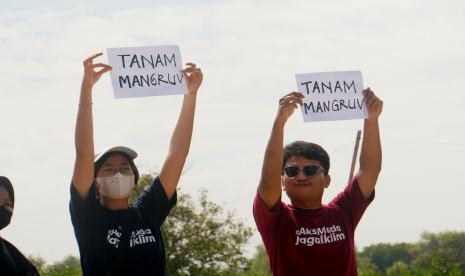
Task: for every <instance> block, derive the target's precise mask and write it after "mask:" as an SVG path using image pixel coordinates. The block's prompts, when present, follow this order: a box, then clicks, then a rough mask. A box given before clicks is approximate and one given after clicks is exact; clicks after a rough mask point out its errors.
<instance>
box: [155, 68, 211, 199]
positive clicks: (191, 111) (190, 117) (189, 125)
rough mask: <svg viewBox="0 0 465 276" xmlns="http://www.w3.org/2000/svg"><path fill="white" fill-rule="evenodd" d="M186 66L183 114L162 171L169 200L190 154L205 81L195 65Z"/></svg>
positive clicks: (163, 182) (162, 181) (161, 176)
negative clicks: (203, 81)
mask: <svg viewBox="0 0 465 276" xmlns="http://www.w3.org/2000/svg"><path fill="white" fill-rule="evenodd" d="M186 65H188V67H187V68H186V69H184V70H183V74H184V77H185V78H186V80H187V95H184V100H183V102H182V107H181V113H180V114H179V118H178V122H177V123H176V127H175V129H174V131H173V135H172V136H171V142H170V147H169V150H168V156H167V157H166V159H165V162H164V163H163V166H162V168H161V171H160V180H161V183H162V185H163V188H164V190H165V192H166V195H167V196H168V198H169V199H171V198H172V197H173V195H174V192H175V191H176V187H177V186H178V182H179V178H180V177H181V173H182V169H183V167H184V163H185V162H186V158H187V154H188V153H189V148H190V145H191V139H192V129H193V127H194V115H195V102H196V98H197V90H198V89H199V87H200V84H202V80H203V74H202V71H201V70H200V68H197V67H196V65H195V64H193V63H187V64H186Z"/></svg>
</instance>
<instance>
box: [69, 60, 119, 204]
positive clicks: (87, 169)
mask: <svg viewBox="0 0 465 276" xmlns="http://www.w3.org/2000/svg"><path fill="white" fill-rule="evenodd" d="M101 55H102V53H98V54H95V55H93V56H91V57H89V58H88V59H86V60H85V61H84V62H83V63H84V76H83V78H82V84H81V95H80V97H79V109H78V115H77V120H76V130H75V136H74V142H75V148H76V159H75V162H74V173H73V185H74V187H75V188H76V190H77V191H78V193H79V195H80V196H81V197H83V198H84V197H86V196H87V194H88V192H89V189H90V186H91V185H92V183H93V180H94V134H93V119H92V87H93V86H94V84H95V83H96V82H97V81H98V80H99V79H100V77H101V76H102V75H103V74H105V73H106V72H108V71H109V70H111V67H110V66H108V65H106V64H103V63H97V64H94V62H93V61H94V59H95V58H96V57H98V56H101Z"/></svg>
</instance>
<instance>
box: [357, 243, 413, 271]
mask: <svg viewBox="0 0 465 276" xmlns="http://www.w3.org/2000/svg"><path fill="white" fill-rule="evenodd" d="M412 250H413V249H412V245H409V244H407V243H396V244H389V243H378V244H375V245H370V246H367V247H365V248H364V250H363V252H361V253H359V256H358V257H359V258H360V257H368V258H369V259H370V260H371V263H372V264H373V265H375V266H376V267H377V268H378V269H379V270H380V271H381V272H382V273H385V272H386V269H387V268H388V267H390V266H392V265H393V264H394V263H395V262H398V261H402V262H403V263H405V264H407V265H410V263H411V262H412V259H413V255H412ZM359 261H360V260H359Z"/></svg>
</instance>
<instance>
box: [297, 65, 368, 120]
mask: <svg viewBox="0 0 465 276" xmlns="http://www.w3.org/2000/svg"><path fill="white" fill-rule="evenodd" d="M295 77H296V80H297V89H298V91H299V92H300V93H302V94H303V95H304V96H305V99H304V100H303V102H304V105H303V106H302V108H301V110H302V115H303V117H304V122H317V121H335V120H350V119H361V118H367V116H368V113H367V110H366V105H365V100H364V99H363V80H362V72H360V71H339V72H323V73H307V74H296V75H295Z"/></svg>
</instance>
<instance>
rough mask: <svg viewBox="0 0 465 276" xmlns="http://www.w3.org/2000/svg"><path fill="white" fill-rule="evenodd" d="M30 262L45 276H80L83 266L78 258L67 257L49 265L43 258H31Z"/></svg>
mask: <svg viewBox="0 0 465 276" xmlns="http://www.w3.org/2000/svg"><path fill="white" fill-rule="evenodd" d="M28 259H29V261H31V263H33V264H34V266H35V267H36V268H37V270H38V271H39V274H40V275H43V276H80V275H82V270H81V264H80V262H79V258H78V257H76V256H71V255H70V256H67V257H65V258H64V259H63V260H61V261H58V262H55V263H53V264H51V265H48V264H47V263H46V262H45V260H44V259H43V258H42V257H40V256H39V257H34V256H29V257H28Z"/></svg>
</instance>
